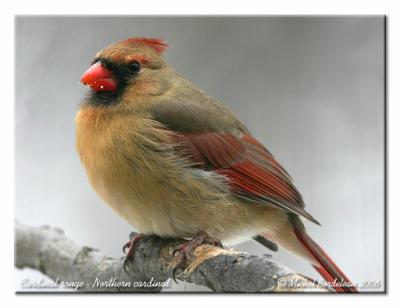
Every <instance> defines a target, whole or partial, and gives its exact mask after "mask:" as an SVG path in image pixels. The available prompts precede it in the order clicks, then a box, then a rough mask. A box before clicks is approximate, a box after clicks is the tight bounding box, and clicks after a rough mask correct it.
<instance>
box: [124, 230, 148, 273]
mask: <svg viewBox="0 0 400 308" xmlns="http://www.w3.org/2000/svg"><path fill="white" fill-rule="evenodd" d="M129 238H130V240H129V242H126V243H125V245H124V246H122V251H123V253H124V254H126V256H125V260H124V264H123V268H124V271H125V272H127V267H128V263H129V262H130V261H132V260H133V256H134V254H135V249H136V248H137V246H138V244H139V241H140V240H141V239H143V238H144V235H143V234H137V233H133V232H132V233H131V234H130V235H129ZM127 249H128V252H127V253H126V250H127Z"/></svg>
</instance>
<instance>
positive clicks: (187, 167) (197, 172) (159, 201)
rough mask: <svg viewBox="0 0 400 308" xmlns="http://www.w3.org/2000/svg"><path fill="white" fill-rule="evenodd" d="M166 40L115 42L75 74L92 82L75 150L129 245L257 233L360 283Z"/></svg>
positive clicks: (286, 182)
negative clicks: (175, 61) (316, 235)
mask: <svg viewBox="0 0 400 308" xmlns="http://www.w3.org/2000/svg"><path fill="white" fill-rule="evenodd" d="M167 48H168V45H167V43H166V42H165V41H164V40H163V39H156V38H145V37H134V38H128V39H125V40H122V41H119V42H116V43H113V44H111V45H109V46H106V47H105V48H103V49H101V50H100V51H99V52H97V54H96V55H95V57H94V59H93V61H92V62H91V65H90V67H89V69H88V70H87V71H86V72H84V74H83V75H82V77H81V80H80V81H81V83H82V84H84V85H85V86H87V87H88V88H89V89H88V92H87V94H86V96H85V97H84V99H83V101H82V103H81V104H80V108H79V111H78V113H77V115H76V117H75V124H76V148H77V152H78V154H79V156H80V160H81V162H82V164H83V166H84V168H85V170H86V173H87V176H88V180H89V182H90V184H91V186H92V187H93V189H94V190H95V191H96V193H97V194H98V195H99V196H100V198H101V199H102V200H103V201H104V202H105V203H106V204H107V205H109V206H110V207H111V208H112V209H113V210H114V211H115V212H116V213H117V214H118V215H119V216H121V217H122V218H123V219H124V220H125V221H127V222H128V223H129V224H130V225H131V226H133V227H134V228H135V229H136V230H138V231H139V232H140V235H139V236H137V237H135V238H134V239H132V241H131V242H130V244H129V245H128V246H131V247H130V248H132V247H134V246H135V244H136V243H137V240H139V239H140V237H141V236H146V235H157V236H160V237H173V238H183V239H191V240H190V241H189V243H192V244H193V245H195V244H196V243H202V242H207V241H209V242H212V243H214V244H215V243H224V244H229V245H230V244H235V243H239V242H241V241H245V240H249V239H255V240H256V241H258V242H259V243H261V244H263V245H265V246H267V247H269V248H271V249H273V250H276V248H277V247H278V246H281V247H283V248H285V249H286V250H288V251H289V252H291V253H293V254H295V255H297V256H299V257H301V258H303V259H305V260H306V261H308V262H309V263H310V264H311V265H312V266H313V267H314V268H315V269H316V270H317V271H318V272H319V273H320V274H321V276H322V277H324V279H325V280H326V281H328V282H331V283H334V282H340V283H341V284H335V285H334V287H333V289H334V290H335V291H336V292H357V289H356V287H355V285H354V284H353V283H351V281H350V279H349V278H347V276H346V275H345V274H344V273H343V271H342V270H341V269H340V268H339V267H338V266H337V265H336V264H335V263H334V262H333V260H332V259H331V258H330V257H329V256H328V254H327V253H326V252H325V251H324V250H323V249H322V248H321V247H320V246H319V245H318V244H317V243H316V242H315V241H314V240H313V239H312V238H311V237H310V235H308V233H307V231H306V229H305V225H304V223H303V220H308V221H310V222H312V223H315V224H319V222H318V221H317V220H316V219H315V218H314V217H313V216H312V215H311V214H309V213H308V212H307V211H306V210H305V204H304V201H303V198H302V196H301V194H300V192H299V191H298V190H297V188H296V187H295V186H294V184H293V180H292V178H291V176H290V175H289V174H288V172H287V171H286V170H285V169H284V168H283V167H282V166H281V165H280V164H279V163H278V161H277V160H276V159H275V157H274V156H273V155H272V154H271V152H270V151H268V150H267V148H266V147H264V146H263V145H262V144H261V142H259V141H258V140H257V139H256V138H255V137H254V136H253V135H252V134H251V133H250V131H249V130H248V129H247V127H246V126H245V125H244V124H243V123H242V122H240V120H239V119H238V118H237V117H236V116H235V115H234V114H233V113H232V112H231V111H230V110H229V109H228V108H227V107H226V106H225V105H223V104H222V103H221V102H220V101H218V100H217V99H215V98H213V97H211V96H209V95H207V94H206V93H205V92H204V91H202V90H201V89H199V88H198V87H197V86H196V85H194V84H193V83H192V82H191V81H189V80H188V79H186V78H184V77H183V76H182V75H181V74H180V73H178V72H177V71H176V70H175V69H174V68H173V67H172V66H171V65H169V64H168V63H167V62H166V60H165V57H164V54H165V51H166V50H167ZM242 86H243V85H242ZM210 239H211V241H210ZM188 247H189V248H190V247H191V246H190V245H188V246H186V248H188Z"/></svg>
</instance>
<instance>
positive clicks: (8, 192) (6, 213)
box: [0, 0, 400, 308]
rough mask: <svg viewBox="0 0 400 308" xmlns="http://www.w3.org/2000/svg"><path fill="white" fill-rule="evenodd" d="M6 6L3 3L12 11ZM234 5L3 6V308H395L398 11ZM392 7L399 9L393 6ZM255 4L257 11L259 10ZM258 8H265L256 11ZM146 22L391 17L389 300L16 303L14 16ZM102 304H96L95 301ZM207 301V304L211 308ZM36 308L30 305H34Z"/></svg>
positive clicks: (172, 1)
mask: <svg viewBox="0 0 400 308" xmlns="http://www.w3.org/2000/svg"><path fill="white" fill-rule="evenodd" d="M10 2H11V1H10ZM10 2H9V3H10ZM233 2H234V1H233V0H231V1H216V0H199V1H192V2H190V1H177V0H164V1H156V0H149V1H133V0H129V1H117V0H113V1H78V0H69V1H68V2H63V3H61V2H60V1H41V0H35V1H29V2H28V1H26V2H24V1H15V0H14V1H12V2H11V3H12V4H8V6H9V7H5V6H6V5H7V4H6V2H5V1H3V3H2V15H1V18H0V23H1V25H0V31H1V36H0V37H1V41H2V44H1V46H2V47H1V48H0V50H1V58H0V59H1V66H0V67H1V68H0V72H1V74H0V78H1V83H0V84H1V86H2V91H1V93H2V96H1V102H0V125H1V128H0V134H1V135H0V145H1V148H0V162H1V165H0V175H1V177H0V180H1V182H0V187H1V190H0V191H1V197H0V198H1V199H0V200H1V202H0V206H1V213H0V219H1V222H0V228H1V229H0V235H1V242H0V245H1V246H0V247H1V248H0V257H1V262H0V264H1V265H2V267H3V268H2V271H1V272H0V273H1V278H0V290H1V293H2V297H1V301H2V304H4V305H5V306H7V307H8V306H9V305H10V306H11V304H13V305H14V304H16V305H18V306H19V305H24V306H25V307H27V306H28V305H31V304H34V305H35V306H36V305H40V307H55V306H56V307H57V308H58V307H71V305H87V304H89V302H90V303H93V304H94V305H96V307H97V306H99V307H115V306H117V305H127V306H128V305H129V306H136V307H138V306H141V307H147V306H156V305H159V306H160V307H165V305H166V304H167V302H168V304H174V305H175V306H181V305H182V306H186V307H187V306H193V305H195V306H197V305H199V306H200V305H202V306H203V305H210V304H211V303H212V305H213V306H214V305H215V306H216V307H218V306H224V307H226V306H227V305H229V306H230V307H231V306H232V305H234V306H241V307H243V306H245V307H254V306H253V305H257V304H258V303H260V304H261V305H262V306H263V307H265V306H270V307H280V306H282V307H283V306H285V307H286V306H287V305H296V307H300V306H303V305H307V307H309V306H310V305H312V304H315V306H320V307H324V308H325V307H338V305H345V306H350V305H355V304H358V303H359V302H362V303H361V304H362V305H363V307H374V308H376V307H377V306H378V304H381V303H382V304H384V305H387V304H388V303H389V302H392V303H393V302H394V300H395V299H394V297H395V296H396V297H398V292H397V291H396V287H397V286H398V283H397V282H396V281H395V278H396V276H397V275H396V273H398V272H399V271H398V270H399V263H400V262H398V261H396V260H398V258H399V245H398V244H395V243H394V241H391V239H393V238H395V241H397V240H396V238H397V237H398V236H396V234H399V233H400V230H399V225H400V224H399V223H396V221H395V219H396V220H397V219H400V215H399V214H400V213H399V208H400V200H399V197H398V193H397V191H399V188H398V186H399V181H398V172H396V171H398V170H399V163H398V160H397V159H395V158H396V157H400V151H399V141H400V140H399V136H398V134H397V132H398V131H399V130H400V127H399V125H400V120H399V108H400V107H399V105H400V97H399V90H398V89H399V87H400V86H399V84H400V82H399V79H398V75H397V74H396V73H398V69H399V60H398V57H399V56H398V55H400V48H399V39H400V33H399V31H398V30H399V24H400V21H399V17H400V16H399V15H400V14H399V11H398V10H396V1H366V0H364V1H349V0H347V1H344V0H335V1H332V2H330V3H328V2H327V1H284V0H281V1H277V2H276V3H275V2H268V1H264V2H262V1H253V0H246V1H243V2H240V4H234V3H233ZM397 2H398V1H397ZM257 3H258V4H257ZM261 3H263V4H261ZM121 13H122V14H132V15H136V14H150V15H159V14H167V15H178V14H190V15H194V14H217V15H226V14H240V15H242V14H257V15H260V14H268V15H269V14H278V15H279V14H283V15H288V14H307V15H310V14H312V15H320V14H324V15H325V14H328V15H331V14H350V15H353V14H357V15H358V14H374V15H375V14H378V15H379V14H388V15H389V42H390V44H389V57H388V60H389V61H390V62H389V64H390V67H389V74H388V77H389V81H390V82H389V100H390V102H391V103H390V105H389V106H388V107H389V114H388V120H389V131H390V134H389V136H388V137H389V140H388V141H389V144H390V148H389V166H390V172H389V183H390V184H391V185H390V186H389V195H388V197H389V199H388V201H389V204H390V205H391V207H390V209H389V215H388V218H389V221H388V222H389V233H390V235H391V236H390V237H389V240H390V241H389V242H388V244H389V247H390V250H389V257H390V258H389V260H390V261H391V262H390V263H389V264H388V266H389V269H390V273H388V274H389V296H383V295H381V296H374V295H361V296H329V297H326V296H316V295H311V296H309V295H295V296H286V295H284V296H282V295H280V296H279V295H260V296H255V295H247V296H239V295H219V296H213V297H212V299H211V298H210V296H209V295H208V296H207V295H191V296H183V295H163V296H151V297H150V296H149V295H146V296H144V295H139V296H132V295H131V296H116V295H114V296H107V295H98V296H67V295H56V296H54V295H53V296H50V295H47V296H15V295H14V281H13V275H14V274H13V216H14V215H13V214H14V213H13V204H14V202H13V200H14V197H13V195H14V193H13V183H14V179H13V164H14V153H13V151H14V150H13V137H14V134H13V125H14V123H13V122H14V121H13V118H14V115H13V113H14V107H13V104H12V102H13V101H14V90H13V89H14V79H13V75H14V64H13V60H14V47H13V46H14V38H13V36H14V30H13V28H14V15H15V14H42V15H47V14H59V15H66V14H94V15H98V14H100V15H108V14H121ZM61 95H62V94H61ZM99 297H101V298H99ZM210 301H212V302H210ZM33 302H36V303H33Z"/></svg>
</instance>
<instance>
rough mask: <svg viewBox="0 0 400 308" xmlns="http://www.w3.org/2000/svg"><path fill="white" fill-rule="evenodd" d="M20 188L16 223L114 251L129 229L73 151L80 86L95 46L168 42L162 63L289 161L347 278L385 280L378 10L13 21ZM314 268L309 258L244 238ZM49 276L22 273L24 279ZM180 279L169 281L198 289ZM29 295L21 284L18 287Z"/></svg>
mask: <svg viewBox="0 0 400 308" xmlns="http://www.w3.org/2000/svg"><path fill="white" fill-rule="evenodd" d="M15 23H16V33H15V35H16V36H15V39H16V92H15V95H16V104H15V110H16V118H15V123H16V141H15V142H16V144H15V146H16V154H15V155H16V156H15V171H16V196H15V217H16V219H17V220H19V221H20V222H22V223H25V224H29V225H33V226H40V225H43V224H47V225H51V226H57V227H60V228H62V229H64V230H65V232H66V234H67V236H68V237H69V238H71V239H72V240H74V241H75V242H77V243H78V244H81V245H88V246H92V247H96V248H98V249H100V250H102V251H103V252H105V253H106V254H108V255H110V256H114V257H120V256H121V255H122V254H121V247H122V245H123V244H124V243H125V242H126V240H127V239H128V234H129V232H130V231H131V230H132V228H131V227H130V226H129V225H128V224H127V223H125V221H122V220H121V219H120V218H119V217H118V216H117V215H116V214H114V212H113V211H112V210H111V209H110V208H108V207H107V206H105V205H104V204H103V203H102V201H101V200H100V199H99V198H98V197H97V196H96V194H95V193H94V191H93V190H92V188H91V187H90V186H89V183H88V181H87V178H86V174H85V172H84V169H83V167H82V166H81V164H80V161H79V158H78V155H77V154H76V152H75V127H74V117H75V114H76V112H77V110H78V108H79V103H80V101H81V99H82V97H83V96H84V95H85V93H86V91H87V89H86V88H84V87H83V86H82V85H81V84H80V83H79V79H80V77H81V75H82V73H83V72H84V71H85V70H86V69H87V68H88V67H89V64H90V62H91V60H92V59H93V58H94V55H95V53H96V52H97V51H98V50H99V49H101V48H103V47H105V46H106V45H108V44H110V43H113V42H115V41H119V40H122V39H125V38H128V37H135V36H141V37H142V36H145V37H157V38H164V39H166V40H167V42H168V43H169V45H170V46H171V48H170V49H169V50H168V51H167V52H166V59H167V61H168V62H169V63H170V64H172V65H173V66H174V67H175V68H176V69H177V70H178V71H179V72H180V73H182V74H183V75H184V76H186V77H187V78H188V79H189V80H191V81H193V82H194V83H195V84H197V85H198V86H199V87H200V88H202V89H203V90H204V91H205V92H207V93H208V94H210V95H211V96H214V97H216V98H217V99H219V100H221V101H222V102H224V103H225V104H226V105H227V106H228V107H229V108H230V109H232V110H233V111H234V112H235V114H236V115H237V116H238V117H239V118H240V119H241V120H242V121H243V122H244V123H245V124H246V125H247V127H248V128H249V129H250V130H251V132H252V133H253V134H254V135H255V136H256V137H257V138H258V139H259V140H260V141H261V142H262V143H264V145H266V146H267V148H268V149H269V150H270V151H271V152H272V153H273V154H274V156H275V157H276V158H277V159H278V161H279V162H280V163H281V164H282V165H283V166H284V167H285V168H286V170H288V171H289V173H290V174H291V176H292V177H293V179H294V182H295V184H296V186H297V187H298V189H299V190H300V192H301V193H302V195H303V197H304V200H305V202H306V205H307V209H308V211H309V212H310V213H311V214H312V215H313V216H314V217H316V218H317V219H318V220H319V221H320V222H321V224H322V226H321V227H319V226H316V225H313V224H311V223H308V222H306V226H307V228H308V230H309V233H310V234H311V235H312V237H313V238H314V239H315V240H316V241H317V242H318V243H320V244H321V245H322V246H323V247H324V248H325V249H326V251H327V252H328V253H329V254H330V256H331V257H332V258H333V259H334V260H335V261H336V262H337V264H338V265H340V266H341V268H342V269H343V270H344V272H345V273H346V274H347V275H348V276H349V277H350V278H351V279H352V280H353V281H355V282H359V283H361V282H362V281H365V280H373V281H380V282H381V287H379V288H370V289H365V290H363V291H367V292H368V291H379V290H383V288H384V286H383V282H384V262H385V254H384V19H383V17H88V16H80V17H27V16H20V17H16V20H15ZM235 249H237V250H243V251H247V252H249V253H252V254H265V253H270V254H272V255H273V258H274V259H276V260H278V261H280V262H282V263H284V264H286V265H287V266H289V267H291V268H293V269H295V270H296V271H297V272H299V273H302V274H305V275H307V276H309V277H314V278H319V276H318V274H317V273H316V272H315V271H314V269H313V268H312V267H311V266H310V265H308V264H307V263H306V262H304V261H302V260H300V259H298V258H297V257H294V256H292V255H290V254H288V253H287V252H285V251H283V250H280V251H279V252H278V253H272V252H270V251H268V250H267V249H266V248H264V247H262V246H260V245H259V244H257V243H255V242H252V241H248V242H245V243H242V244H240V245H237V246H236V247H235ZM42 277H43V276H42V275H41V274H40V273H38V272H36V271H33V270H16V290H21V281H22V280H24V279H26V278H29V279H31V280H33V281H35V280H38V281H40V279H41V278H42ZM206 290H207V289H206V288H203V287H198V286H194V285H191V284H188V283H180V284H179V285H173V286H172V287H171V288H170V289H166V290H165V291H206ZM24 291H29V290H26V289H24Z"/></svg>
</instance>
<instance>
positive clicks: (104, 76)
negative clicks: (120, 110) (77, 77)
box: [81, 38, 173, 105]
mask: <svg viewBox="0 0 400 308" xmlns="http://www.w3.org/2000/svg"><path fill="white" fill-rule="evenodd" d="M167 47H168V46H167V44H166V43H165V42H164V41H163V40H160V39H152V38H129V39H127V40H124V41H121V42H118V43H115V44H112V45H110V46H108V47H106V48H104V49H102V50H101V51H99V52H98V53H97V54H96V56H95V58H94V60H93V61H92V65H91V67H90V68H89V69H88V70H87V71H86V72H85V73H84V74H83V76H82V78H81V82H82V83H83V84H84V85H86V86H89V87H90V88H91V91H90V93H89V97H88V99H87V102H88V103H89V104H93V105H116V104H118V103H120V102H121V101H126V98H131V100H132V98H135V97H136V98H143V97H148V96H154V95H161V94H163V93H164V92H165V91H166V90H168V89H169V88H170V87H171V85H172V82H173V76H172V75H173V74H172V73H173V69H172V68H171V67H169V66H168V65H167V64H166V63H165V61H164V60H163V58H162V54H163V52H164V51H165V50H166V48H167ZM125 103H128V102H125Z"/></svg>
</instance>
